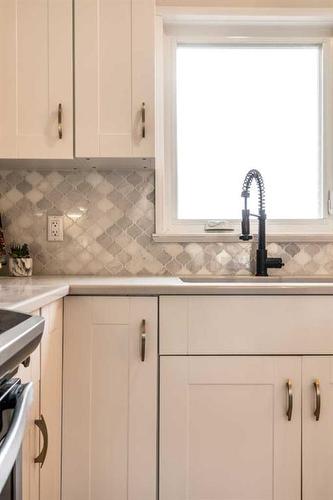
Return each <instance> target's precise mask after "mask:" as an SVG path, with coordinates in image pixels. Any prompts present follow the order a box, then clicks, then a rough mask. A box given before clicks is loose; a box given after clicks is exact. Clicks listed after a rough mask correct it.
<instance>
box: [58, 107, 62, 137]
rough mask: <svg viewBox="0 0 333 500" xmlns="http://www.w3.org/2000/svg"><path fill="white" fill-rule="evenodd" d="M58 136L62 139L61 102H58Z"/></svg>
mask: <svg viewBox="0 0 333 500" xmlns="http://www.w3.org/2000/svg"><path fill="white" fill-rule="evenodd" d="M58 137H59V139H62V104H61V103H59V104H58Z"/></svg>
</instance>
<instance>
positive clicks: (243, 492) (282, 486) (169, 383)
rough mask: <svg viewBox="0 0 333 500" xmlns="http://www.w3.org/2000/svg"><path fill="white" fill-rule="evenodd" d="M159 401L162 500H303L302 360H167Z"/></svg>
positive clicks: (290, 358) (263, 358) (174, 357)
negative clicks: (290, 399)
mask: <svg viewBox="0 0 333 500" xmlns="http://www.w3.org/2000/svg"><path fill="white" fill-rule="evenodd" d="M288 380H290V382H291V384H292V386H291V388H290V390H291V391H292V393H293V408H292V415H291V420H288V418H287V415H286V406H287V395H286V391H287V385H286V384H287V381H288ZM290 396H291V394H290ZM160 401H161V403H160V404H161V407H160V497H159V498H160V500H184V499H187V500H207V499H213V498H214V499H215V498H216V499H217V498H218V499H219V500H230V499H237V500H253V499H256V500H257V499H258V500H259V499H260V500H273V499H274V500H300V498H301V358H300V357H266V356H263V357H248V356H246V357H233V356H232V357H218V356H196V357H191V356H189V357H185V356H170V357H166V356H165V357H164V356H162V357H161V390H160ZM314 498H315V497H312V500H314ZM316 500H318V497H316Z"/></svg>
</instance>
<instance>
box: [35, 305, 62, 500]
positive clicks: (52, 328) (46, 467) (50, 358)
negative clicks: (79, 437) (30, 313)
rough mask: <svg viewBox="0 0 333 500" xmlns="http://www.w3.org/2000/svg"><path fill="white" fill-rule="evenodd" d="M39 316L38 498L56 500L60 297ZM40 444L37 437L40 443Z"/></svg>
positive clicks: (58, 435)
mask: <svg viewBox="0 0 333 500" xmlns="http://www.w3.org/2000/svg"><path fill="white" fill-rule="evenodd" d="M41 315H42V316H43V317H44V318H45V330H44V334H43V337H42V341H41V345H40V351H41V382H40V415H42V416H43V418H44V420H45V423H46V426H47V433H48V449H47V454H46V457H45V461H44V463H43V465H42V467H41V469H40V494H39V498H40V500H60V496H61V494H60V492H61V421H62V341H63V300H62V299H61V300H57V301H56V302H53V303H51V304H49V305H47V306H45V307H43V308H42V310H41ZM44 444H45V443H44V442H43V439H42V438H41V446H43V445H44Z"/></svg>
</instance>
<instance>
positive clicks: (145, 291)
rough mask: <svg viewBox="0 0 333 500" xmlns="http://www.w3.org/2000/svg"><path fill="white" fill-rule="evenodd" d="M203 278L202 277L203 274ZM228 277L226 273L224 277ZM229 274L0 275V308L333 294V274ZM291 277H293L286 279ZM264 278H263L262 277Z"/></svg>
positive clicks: (19, 309) (27, 309)
mask: <svg viewBox="0 0 333 500" xmlns="http://www.w3.org/2000/svg"><path fill="white" fill-rule="evenodd" d="M201 279H202V278H201ZM224 279H226V277H224ZM244 279H245V281H242V278H241V277H237V278H234V277H230V282H229V281H227V282H226V281H225V282H222V283H216V282H205V281H203V282H191V283H184V282H183V281H182V280H181V279H180V278H177V277H129V278H126V277H124V278H113V277H97V276H59V277H58V276H34V277H32V278H5V277H3V278H0V308H2V309H14V310H17V311H22V312H31V311H33V310H35V309H38V308H40V307H42V306H44V305H46V304H49V303H50V302H53V301H54V300H57V299H59V298H61V297H64V296H66V295H68V294H70V295H249V294H251V295H252V294H254V295H333V276H332V277H327V276H326V277H318V278H317V277H313V276H312V277H311V280H310V282H309V281H307V280H308V278H306V277H304V278H301V277H299V278H295V281H292V282H290V281H289V282H288V281H284V278H281V280H280V281H279V280H277V279H276V278H262V279H260V281H259V282H258V280H256V279H255V278H253V279H252V280H251V277H245V278H244ZM288 279H289V280H290V277H289V278H287V280H288ZM261 280H262V281H261Z"/></svg>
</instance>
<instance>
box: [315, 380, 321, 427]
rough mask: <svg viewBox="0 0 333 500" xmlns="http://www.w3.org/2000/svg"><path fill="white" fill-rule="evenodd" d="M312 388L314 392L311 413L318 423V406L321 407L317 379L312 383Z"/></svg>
mask: <svg viewBox="0 0 333 500" xmlns="http://www.w3.org/2000/svg"><path fill="white" fill-rule="evenodd" d="M313 387H314V390H315V398H316V399H315V410H314V412H313V414H314V416H315V417H316V421H317V422H318V420H319V418H320V405H321V395H320V381H319V379H316V380H315V381H314V382H313Z"/></svg>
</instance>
